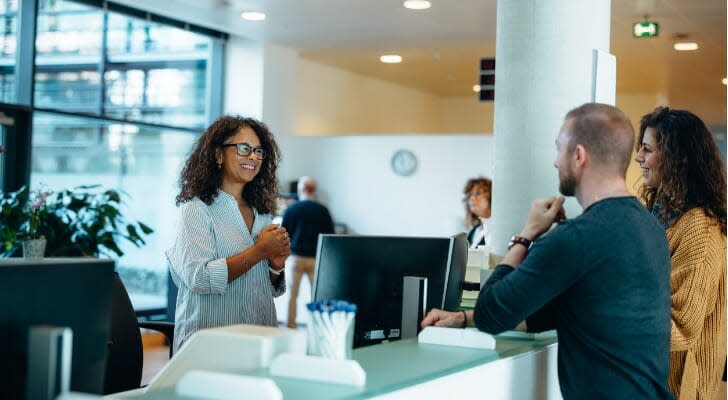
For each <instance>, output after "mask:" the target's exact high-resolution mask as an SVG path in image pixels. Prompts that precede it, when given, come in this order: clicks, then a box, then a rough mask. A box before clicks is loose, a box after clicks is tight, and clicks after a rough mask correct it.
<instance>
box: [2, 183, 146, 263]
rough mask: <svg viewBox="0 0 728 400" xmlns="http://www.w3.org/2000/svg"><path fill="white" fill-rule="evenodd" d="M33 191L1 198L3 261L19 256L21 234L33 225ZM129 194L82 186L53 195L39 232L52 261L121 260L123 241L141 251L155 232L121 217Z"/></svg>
mask: <svg viewBox="0 0 728 400" xmlns="http://www.w3.org/2000/svg"><path fill="white" fill-rule="evenodd" d="M28 195H29V191H28V189H27V188H22V189H20V190H18V191H17V192H12V193H4V194H3V193H2V192H0V257H8V256H10V255H12V254H13V253H16V249H17V248H18V247H20V240H19V237H20V236H22V235H20V234H19V233H21V232H22V231H23V229H25V226H26V225H27V224H28V223H29V216H28V215H27V213H24V212H23V207H24V205H25V204H26V203H27V201H28ZM122 195H125V194H124V193H123V192H120V191H117V190H109V189H107V190H102V189H101V187H100V185H86V186H78V187H75V188H72V189H63V190H60V191H58V192H55V193H52V194H50V195H48V196H47V197H46V199H45V201H46V204H45V206H44V210H43V215H41V216H40V220H39V221H36V223H37V226H36V227H37V229H38V231H39V232H42V233H43V234H44V236H45V238H46V241H47V245H46V256H48V257H74V256H99V255H107V256H111V255H116V256H119V257H121V256H122V255H124V252H123V251H121V248H120V247H119V243H120V241H121V240H126V241H129V242H131V243H132V244H134V245H135V246H137V247H141V246H143V245H144V244H145V243H146V242H145V240H144V238H143V236H146V235H150V234H151V233H153V232H154V230H153V229H152V228H150V227H149V226H147V225H145V224H143V223H142V222H140V221H135V222H129V221H127V220H126V219H125V218H124V216H123V214H122V211H121V206H122Z"/></svg>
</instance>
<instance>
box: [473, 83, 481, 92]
mask: <svg viewBox="0 0 728 400" xmlns="http://www.w3.org/2000/svg"><path fill="white" fill-rule="evenodd" d="M473 92H475V93H478V92H480V85H473Z"/></svg>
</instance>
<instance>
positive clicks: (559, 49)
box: [491, 0, 614, 256]
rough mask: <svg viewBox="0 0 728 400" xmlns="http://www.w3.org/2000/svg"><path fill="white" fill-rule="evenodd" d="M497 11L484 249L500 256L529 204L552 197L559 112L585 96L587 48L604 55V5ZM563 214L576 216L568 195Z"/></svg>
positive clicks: (585, 2)
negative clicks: (488, 229)
mask: <svg viewBox="0 0 728 400" xmlns="http://www.w3.org/2000/svg"><path fill="white" fill-rule="evenodd" d="M497 12H498V15H497V31H496V83H495V108H494V110H495V119H494V132H495V168H494V177H493V178H494V179H493V181H494V182H493V184H494V188H493V221H492V229H493V234H492V243H493V245H492V246H491V251H492V252H493V253H495V254H496V255H497V256H503V255H505V253H506V251H507V249H506V246H507V243H508V239H509V238H510V236H511V235H514V234H517V233H519V232H520V229H521V228H522V226H523V223H524V222H525V220H526V216H527V213H528V210H529V208H530V205H531V201H532V199H534V198H537V197H547V196H554V195H558V173H557V171H556V169H555V168H554V167H553V162H554V159H555V158H556V147H555V144H554V141H555V140H556V135H557V134H558V131H559V128H560V127H561V124H562V122H563V118H564V115H565V114H566V112H568V111H569V110H570V109H572V108H574V107H576V106H578V105H581V104H583V103H586V102H588V101H591V99H592V73H593V72H592V68H593V66H592V62H593V55H592V54H593V50H594V49H599V50H603V51H606V52H608V51H609V28H610V0H582V1H573V0H549V1H543V0H519V1H503V0H501V1H498V11H497ZM611 85H614V83H613V82H612V83H611ZM566 212H567V216H568V217H570V218H573V217H575V216H577V215H578V214H579V213H580V212H581V209H580V207H579V205H578V204H577V203H576V200H574V199H573V198H572V199H569V200H567V203H566Z"/></svg>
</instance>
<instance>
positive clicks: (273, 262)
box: [268, 245, 291, 270]
mask: <svg viewBox="0 0 728 400" xmlns="http://www.w3.org/2000/svg"><path fill="white" fill-rule="evenodd" d="M290 255H291V246H290V245H289V246H288V251H286V252H285V253H282V254H279V255H277V256H273V257H271V258H269V259H268V265H270V267H271V268H273V269H276V270H281V269H283V267H285V266H286V259H287V258H288V256H290Z"/></svg>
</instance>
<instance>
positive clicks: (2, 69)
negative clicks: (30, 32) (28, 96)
mask: <svg viewBox="0 0 728 400" xmlns="http://www.w3.org/2000/svg"><path fill="white" fill-rule="evenodd" d="M17 34H18V0H0V102H3V103H9V102H12V101H13V99H14V98H15V49H16V47H17Z"/></svg>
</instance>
